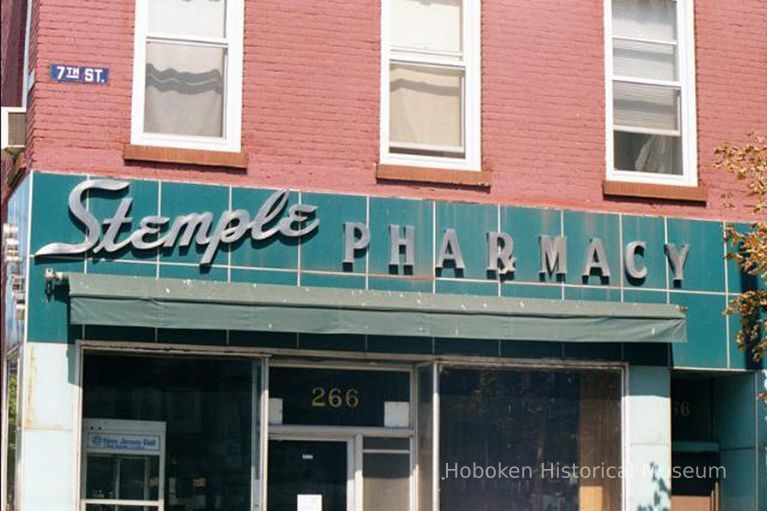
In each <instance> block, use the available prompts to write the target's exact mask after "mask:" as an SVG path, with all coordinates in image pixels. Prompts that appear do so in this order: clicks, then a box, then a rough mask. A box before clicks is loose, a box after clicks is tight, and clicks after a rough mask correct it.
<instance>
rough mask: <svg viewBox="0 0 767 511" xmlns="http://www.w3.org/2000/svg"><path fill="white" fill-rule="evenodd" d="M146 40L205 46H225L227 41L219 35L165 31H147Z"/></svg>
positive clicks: (227, 43)
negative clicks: (205, 35) (182, 33)
mask: <svg viewBox="0 0 767 511" xmlns="http://www.w3.org/2000/svg"><path fill="white" fill-rule="evenodd" d="M146 40H147V42H156V43H181V44H185V45H190V46H203V47H206V48H227V47H228V46H229V44H230V43H229V41H228V40H227V39H225V38H221V37H189V36H179V35H175V34H166V33H159V32H155V33H148V34H147V35H146Z"/></svg>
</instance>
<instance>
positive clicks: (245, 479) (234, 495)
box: [83, 355, 253, 511]
mask: <svg viewBox="0 0 767 511" xmlns="http://www.w3.org/2000/svg"><path fill="white" fill-rule="evenodd" d="M252 368H253V365H252V362H251V361H250V360H239V359H230V360H219V359H191V358H185V357H182V358H150V357H137V356H114V355H86V358H85V366H84V369H83V380H84V381H83V417H84V418H99V419H121V420H131V421H162V422H164V423H165V424H166V436H165V440H166V442H165V453H164V454H165V467H164V468H165V480H164V489H165V495H164V500H165V509H167V510H178V509H186V510H200V509H226V510H232V511H240V510H242V511H244V510H248V509H252V507H251V500H250V492H251V479H252V473H251V466H252V465H251V463H252V460H251V435H252V428H253V424H252V422H251V421H252V415H251V413H252V408H251V404H252V394H251V390H252V374H253V370H252ZM93 458H96V457H92V458H89V466H88V474H87V477H88V479H87V482H86V492H88V491H90V490H89V488H93V489H94V490H101V491H102V492H104V493H107V492H110V491H113V490H110V488H116V487H117V488H119V489H120V491H121V492H127V493H128V495H130V496H131V497H133V496H138V495H139V494H143V493H144V491H145V489H146V488H147V486H148V488H149V497H150V498H154V497H155V496H156V493H155V492H156V488H158V487H159V479H158V478H159V472H160V469H159V465H156V464H155V463H149V466H148V467H147V466H146V462H145V461H143V460H142V459H141V458H145V457H144V456H127V455H121V456H114V455H113V456H112V457H111V461H112V463H115V462H118V463H119V471H120V474H119V476H118V475H117V470H118V468H117V466H116V465H115V467H114V468H112V467H109V466H108V464H107V463H106V462H105V463H104V464H103V466H91V465H90V459H93ZM108 459H109V458H108ZM154 459H157V457H156V456H155V457H154ZM126 460H127V461H126ZM134 460H135V461H134ZM139 460H140V461H141V463H139ZM91 477H94V480H93V482H92V481H91V479H90V478H91ZM126 478H127V479H126ZM110 481H111V486H109V484H110ZM121 496H122V495H121ZM94 509H96V508H94ZM126 509H127V508H126ZM137 509H140V508H132V509H131V510H130V511H136V510H137Z"/></svg>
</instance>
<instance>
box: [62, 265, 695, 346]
mask: <svg viewBox="0 0 767 511" xmlns="http://www.w3.org/2000/svg"><path fill="white" fill-rule="evenodd" d="M68 280H69V295H70V298H71V304H70V305H71V315H70V320H71V322H72V323H73V324H82V325H106V326H140V327H154V328H170V329H174V328H176V329H214V330H244V331H267V332H268V331H274V332H299V333H316V334H371V335H372V334H376V335H391V336H411V337H412V336H415V337H448V338H466V339H511V340H534V341H560V342H685V340H686V335H687V334H686V321H685V315H684V312H683V311H682V309H681V308H680V307H678V306H675V305H665V304H647V303H642V304H639V303H615V302H596V301H571V300H545V299H530V298H510V297H485V296H470V295H452V294H428V293H413V292H398V291H366V290H351V289H336V288H316V287H312V288H310V287H290V286H278V285H267V284H248V283H227V282H207V281H200V280H180V279H155V278H147V277H123V276H112V275H93V274H79V273H72V274H69V275H68Z"/></svg>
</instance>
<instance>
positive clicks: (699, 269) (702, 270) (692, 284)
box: [668, 218, 724, 291]
mask: <svg viewBox="0 0 767 511" xmlns="http://www.w3.org/2000/svg"><path fill="white" fill-rule="evenodd" d="M723 236H724V233H723V231H722V223H721V222H704V221H702V220H686V219H680V218H669V219H668V242H669V243H675V244H676V246H677V248H679V249H681V246H682V244H684V243H688V244H690V245H691V246H692V248H691V249H690V253H689V255H688V257H687V262H686V264H685V272H684V281H683V282H682V283H674V282H673V273H672V272H671V271H669V285H670V286H671V287H672V288H676V289H689V290H694V291H722V290H723V289H724V271H723V267H724V261H723V257H724V246H723Z"/></svg>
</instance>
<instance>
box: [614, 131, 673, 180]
mask: <svg viewBox="0 0 767 511" xmlns="http://www.w3.org/2000/svg"><path fill="white" fill-rule="evenodd" d="M613 152H614V156H615V168H616V169H617V170H628V171H636V172H652V173H656V174H675V175H680V176H681V175H682V139H681V137H673V136H664V135H646V134H642V133H628V132H624V131H615V149H614V151H613Z"/></svg>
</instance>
